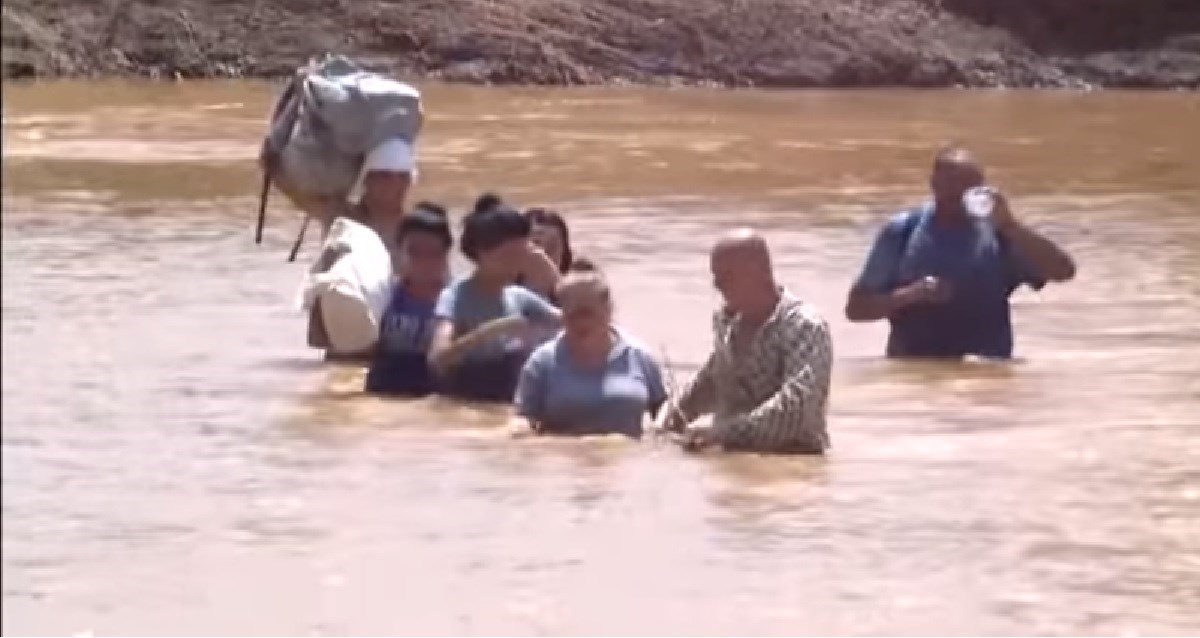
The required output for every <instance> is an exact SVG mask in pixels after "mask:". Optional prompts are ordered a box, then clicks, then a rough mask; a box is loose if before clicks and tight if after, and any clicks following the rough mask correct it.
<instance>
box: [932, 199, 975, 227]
mask: <svg viewBox="0 0 1200 638" xmlns="http://www.w3.org/2000/svg"><path fill="white" fill-rule="evenodd" d="M967 218H968V215H967V207H966V206H965V205H963V202H962V198H958V199H949V200H945V201H942V200H934V202H933V221H934V222H936V223H938V224H941V225H944V226H959V225H962V224H964V223H966V221H967Z"/></svg>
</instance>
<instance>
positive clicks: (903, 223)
mask: <svg viewBox="0 0 1200 638" xmlns="http://www.w3.org/2000/svg"><path fill="white" fill-rule="evenodd" d="M913 214H916V213H911V212H910V213H901V214H900V215H897V216H895V217H893V218H892V219H890V220H888V223H887V224H885V225H884V227H883V228H882V229H881V230H880V231H879V234H878V235H876V237H875V243H874V244H873V245H872V246H871V252H869V253H868V254H867V261H866V263H864V264H863V268H862V271H861V272H860V273H859V274H858V279H856V280H855V282H854V288H855V289H856V290H862V291H865V292H870V293H875V294H882V293H886V292H891V289H892V288H893V287H894V286H895V285H896V271H897V270H898V269H899V267H900V258H901V256H902V255H903V254H904V244H905V243H906V242H905V240H906V239H907V237H906V235H907V233H906V232H905V230H906V229H907V228H908V227H909V225H910V224H911V221H910V219H909V215H913Z"/></svg>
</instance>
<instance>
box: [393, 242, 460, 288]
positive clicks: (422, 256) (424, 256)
mask: <svg viewBox="0 0 1200 638" xmlns="http://www.w3.org/2000/svg"><path fill="white" fill-rule="evenodd" d="M400 254H401V255H403V259H404V266H403V268H404V271H403V275H404V278H405V279H408V280H409V281H411V282H412V283H414V284H427V285H434V284H438V283H445V278H446V268H447V265H448V263H449V250H447V248H446V244H445V243H444V242H443V240H442V238H440V237H438V236H437V235H434V234H433V233H427V232H423V231H419V230H418V231H413V232H409V233H407V234H405V235H404V238H403V239H402V240H400Z"/></svg>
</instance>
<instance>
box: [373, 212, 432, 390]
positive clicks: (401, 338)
mask: <svg viewBox="0 0 1200 638" xmlns="http://www.w3.org/2000/svg"><path fill="white" fill-rule="evenodd" d="M453 244H454V239H453V237H452V236H451V234H450V222H449V220H447V218H446V209H444V208H442V207H441V206H439V205H437V204H434V203H431V202H421V203H419V204H417V206H416V208H415V209H413V211H412V212H410V213H408V214H407V215H404V216H403V217H402V218H401V219H400V222H399V224H398V227H397V231H396V247H397V253H398V257H399V259H400V261H401V263H402V269H401V271H400V276H399V278H398V281H397V282H396V285H395V287H394V288H393V290H392V295H391V299H390V301H389V302H388V306H387V309H386V310H384V313H383V319H382V320H381V321H380V327H379V342H378V346H377V348H376V350H375V355H374V358H373V361H372V362H371V368H370V370H369V371H368V373H367V382H366V390H367V391H368V392H380V393H386V394H398V395H403V396H424V395H426V394H429V393H431V392H433V390H434V376H433V373H432V372H431V371H430V369H429V364H428V360H427V356H428V352H429V345H430V342H431V341H432V339H433V329H434V323H435V320H434V305H435V303H436V302H437V298H438V295H439V294H441V292H442V289H443V288H444V287H445V285H446V283H447V281H446V279H447V275H448V272H449V270H448V264H449V256H450V248H451V246H452V245H453Z"/></svg>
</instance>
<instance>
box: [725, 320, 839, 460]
mask: <svg viewBox="0 0 1200 638" xmlns="http://www.w3.org/2000/svg"><path fill="white" fill-rule="evenodd" d="M779 347H780V348H781V349H782V350H783V352H784V380H783V384H782V385H781V386H780V388H779V390H778V391H776V392H775V394H773V395H771V397H770V398H768V399H767V400H766V401H764V402H763V403H762V404H761V405H759V406H758V407H757V408H755V409H753V410H751V411H750V413H749V414H748V415H746V416H744V417H739V418H735V419H733V420H731V421H728V422H725V423H718V424H715V427H714V431H713V436H714V438H715V440H716V442H718V443H720V444H721V445H722V446H724V447H725V448H727V449H735V450H736V449H745V450H763V451H777V450H780V449H781V448H783V447H790V446H795V445H799V446H801V447H802V448H804V450H803V451H806V452H820V451H822V450H823V449H824V448H825V446H826V444H827V442H826V440H825V437H826V435H825V431H824V417H825V415H824V414H823V409H824V408H823V402H822V401H821V398H822V396H823V395H824V394H825V393H828V391H829V383H830V374H831V371H832V367H833V346H832V340H831V338H830V334H829V328H828V326H827V325H826V324H825V323H824V322H822V321H819V320H815V319H809V318H800V317H797V318H795V319H794V320H793V321H791V322H789V323H788V324H787V325H786V327H785V328H784V333H783V339H782V340H781V343H780V344H779Z"/></svg>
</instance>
